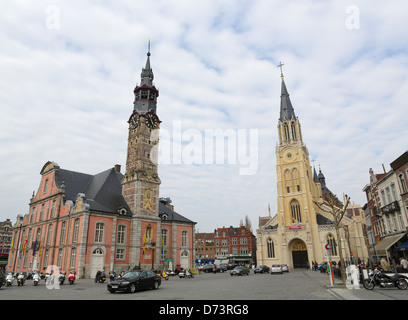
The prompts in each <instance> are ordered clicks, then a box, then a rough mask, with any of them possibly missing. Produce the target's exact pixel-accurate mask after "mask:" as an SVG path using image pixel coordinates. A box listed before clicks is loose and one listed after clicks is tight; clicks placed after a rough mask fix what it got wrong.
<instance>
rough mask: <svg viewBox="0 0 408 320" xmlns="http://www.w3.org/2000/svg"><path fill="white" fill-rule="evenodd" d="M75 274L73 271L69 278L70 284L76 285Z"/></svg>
mask: <svg viewBox="0 0 408 320" xmlns="http://www.w3.org/2000/svg"><path fill="white" fill-rule="evenodd" d="M75 278H76V277H75V273H73V272H72V271H71V273H70V274H69V276H68V281H69V284H74V282H75Z"/></svg>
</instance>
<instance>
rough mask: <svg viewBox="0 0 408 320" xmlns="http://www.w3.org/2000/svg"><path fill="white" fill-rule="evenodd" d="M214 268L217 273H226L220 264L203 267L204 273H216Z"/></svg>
mask: <svg viewBox="0 0 408 320" xmlns="http://www.w3.org/2000/svg"><path fill="white" fill-rule="evenodd" d="M214 266H215V272H224V268H222V267H221V266H220V265H218V264H206V265H205V266H203V270H202V271H204V272H214Z"/></svg>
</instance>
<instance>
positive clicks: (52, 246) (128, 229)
mask: <svg viewBox="0 0 408 320" xmlns="http://www.w3.org/2000/svg"><path fill="white" fill-rule="evenodd" d="M134 95H135V100H134V105H133V110H132V112H131V115H130V117H129V120H128V124H129V126H128V149H127V158H126V159H127V160H126V170H125V173H124V174H123V173H121V166H120V165H115V166H114V167H112V168H109V169H107V170H105V171H103V172H100V173H98V174H87V173H80V172H75V171H71V170H66V169H63V168H61V167H60V166H59V165H58V164H57V163H55V162H51V161H48V162H47V163H45V165H44V166H43V168H42V169H41V171H40V174H41V181H40V185H39V187H38V190H37V192H36V193H35V194H33V196H32V198H31V200H30V204H29V212H28V213H27V214H26V215H24V216H23V217H20V216H19V217H17V222H16V224H15V228H14V232H13V236H12V240H13V251H12V254H11V255H10V257H9V260H8V269H9V270H14V271H29V270H44V269H45V268H46V267H47V266H51V265H53V266H54V265H55V266H57V267H59V268H60V269H62V270H63V271H68V270H75V271H76V272H77V274H78V276H84V277H94V276H95V274H96V271H97V270H102V269H104V270H105V272H109V271H111V270H115V271H116V272H120V271H122V270H128V269H129V268H133V267H138V268H143V269H150V268H161V267H170V268H175V267H176V265H177V264H180V265H181V266H182V267H184V268H187V267H191V266H193V265H194V229H195V222H193V221H191V220H189V219H187V218H185V217H184V216H182V215H180V214H178V213H177V212H175V211H174V207H173V206H172V205H171V200H170V199H169V198H159V186H160V183H161V181H160V178H159V176H158V165H157V163H158V159H157V156H158V155H157V152H154V150H153V148H157V147H158V143H159V142H158V139H151V137H155V136H157V137H158V130H159V128H160V123H161V121H160V120H159V117H158V115H157V113H156V108H157V98H158V96H159V91H158V90H157V89H156V87H155V86H154V84H153V72H152V69H151V67H150V49H149V52H148V54H147V62H146V66H145V68H143V69H142V73H141V81H140V85H137V86H136V88H135V89H134Z"/></svg>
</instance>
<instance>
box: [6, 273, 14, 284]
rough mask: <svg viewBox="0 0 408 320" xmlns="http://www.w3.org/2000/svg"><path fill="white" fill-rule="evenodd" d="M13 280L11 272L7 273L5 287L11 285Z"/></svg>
mask: <svg viewBox="0 0 408 320" xmlns="http://www.w3.org/2000/svg"><path fill="white" fill-rule="evenodd" d="M13 282H14V277H13V275H12V274H11V273H9V274H8V275H7V277H6V287H11V286H12V285H13Z"/></svg>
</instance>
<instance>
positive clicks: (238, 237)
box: [214, 226, 256, 264]
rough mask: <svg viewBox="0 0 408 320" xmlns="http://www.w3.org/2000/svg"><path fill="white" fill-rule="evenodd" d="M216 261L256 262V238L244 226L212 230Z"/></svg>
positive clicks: (234, 262)
mask: <svg viewBox="0 0 408 320" xmlns="http://www.w3.org/2000/svg"><path fill="white" fill-rule="evenodd" d="M214 243H215V256H216V261H219V262H221V261H224V260H227V262H230V263H233V264H255V263H256V238H255V236H254V235H253V233H252V232H251V231H250V230H249V229H248V228H247V227H245V226H240V227H237V228H234V227H232V226H230V227H229V228H226V227H222V228H217V229H215V230H214Z"/></svg>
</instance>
